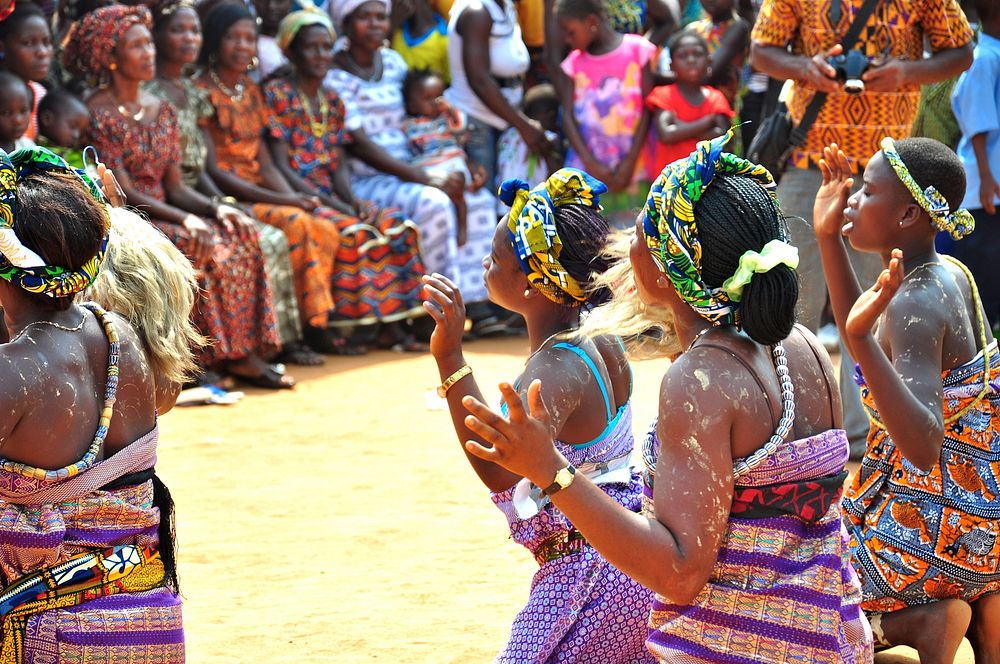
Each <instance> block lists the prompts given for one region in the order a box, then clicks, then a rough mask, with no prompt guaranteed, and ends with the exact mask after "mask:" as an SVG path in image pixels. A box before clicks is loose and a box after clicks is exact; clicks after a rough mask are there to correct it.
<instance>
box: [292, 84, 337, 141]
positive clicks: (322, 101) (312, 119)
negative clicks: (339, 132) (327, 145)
mask: <svg viewBox="0 0 1000 664" xmlns="http://www.w3.org/2000/svg"><path fill="white" fill-rule="evenodd" d="M295 91H296V92H297V93H298V95H299V101H301V102H302V110H304V111H305V112H306V119H307V120H309V129H310V131H312V135H313V136H315V137H316V138H323V135H324V134H325V133H326V125H327V120H329V117H330V106H329V105H328V104H327V103H326V95H324V94H323V91H322V90H320V91H319V93H318V94H317V95H316V97H317V98H318V99H319V114H320V119H319V120H317V119H316V116H315V115H313V112H312V104H310V103H309V97H308V96H306V95H305V93H303V92H302V90H299V89H298V88H296V90H295Z"/></svg>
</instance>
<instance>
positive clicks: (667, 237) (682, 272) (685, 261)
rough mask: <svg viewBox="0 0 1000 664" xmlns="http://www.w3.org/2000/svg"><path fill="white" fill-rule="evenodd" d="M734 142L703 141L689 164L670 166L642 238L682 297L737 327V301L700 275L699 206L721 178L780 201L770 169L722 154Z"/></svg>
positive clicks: (657, 186)
mask: <svg viewBox="0 0 1000 664" xmlns="http://www.w3.org/2000/svg"><path fill="white" fill-rule="evenodd" d="M732 137H733V130H732V129H730V130H729V131H728V132H726V134H725V135H724V136H720V137H718V138H716V139H714V140H711V141H701V142H700V143H698V147H696V148H695V151H694V152H692V153H691V156H690V157H688V158H687V159H678V160H677V161H675V162H673V163H672V164H668V165H667V166H666V167H665V168H664V169H663V172H662V173H660V177H658V178H657V179H656V181H655V182H654V183H653V186H652V187H650V190H649V197H648V198H647V199H646V215H645V219H644V221H643V226H642V228H643V233H644V234H645V236H646V245H647V247H648V248H649V251H650V253H651V254H652V255H653V258H654V259H655V262H656V264H657V267H659V268H660V270H661V271H662V272H663V273H664V274H665V275H666V276H667V278H669V279H670V281H671V283H673V285H674V288H676V289H677V293H678V294H679V295H680V296H681V298H682V299H683V300H684V301H685V302H687V303H688V304H689V305H691V308H692V309H694V310H695V311H696V312H698V314H700V315H701V316H702V317H703V318H705V319H707V320H709V321H711V322H712V323H718V324H721V323H737V322H738V321H737V312H738V310H739V303H738V302H739V300H738V297H737V298H735V299H734V297H733V296H732V295H730V294H729V293H727V292H726V291H725V290H724V289H723V288H711V287H709V286H707V285H706V284H705V282H704V280H703V279H702V276H701V256H702V249H701V242H700V241H699V239H698V224H697V223H696V221H695V218H694V207H695V205H696V204H697V203H698V201H699V200H700V199H701V195H702V194H703V193H704V192H705V189H707V188H708V186H709V185H710V184H712V180H713V179H714V178H715V176H716V175H720V174H721V175H739V176H741V177H746V178H751V179H753V180H755V181H756V182H757V183H758V184H760V186H762V187H764V189H766V190H767V192H768V194H770V195H771V197H772V198H773V199H774V200H775V202H777V196H776V193H775V190H776V188H777V187H776V186H775V184H774V178H772V177H771V174H770V173H769V172H768V170H767V169H766V168H764V167H763V166H760V165H758V164H754V163H751V162H749V161H747V160H746V159H742V158H740V157H737V156H736V155H734V154H731V153H729V152H725V151H723V148H724V147H725V146H726V143H728V142H729V140H730V139H731V138H732Z"/></svg>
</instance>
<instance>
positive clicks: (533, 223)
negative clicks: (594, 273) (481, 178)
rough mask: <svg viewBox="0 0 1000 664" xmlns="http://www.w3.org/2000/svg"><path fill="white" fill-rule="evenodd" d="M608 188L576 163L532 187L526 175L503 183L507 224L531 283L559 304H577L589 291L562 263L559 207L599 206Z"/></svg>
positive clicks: (597, 207)
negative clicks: (525, 177)
mask: <svg viewBox="0 0 1000 664" xmlns="http://www.w3.org/2000/svg"><path fill="white" fill-rule="evenodd" d="M607 190H608V188H607V187H606V186H604V183H603V182H601V181H600V180H596V179H594V178H593V177H591V176H590V175H588V174H587V173H584V172H583V171H581V170H578V169H575V168H560V169H559V170H558V171H556V172H555V173H553V174H552V175H550V176H549V179H548V180H546V181H545V182H543V183H542V184H540V185H538V186H537V187H535V188H534V189H531V190H530V191H529V189H528V183H527V182H525V181H524V180H518V179H511V180H505V181H504V183H503V184H501V185H500V192H499V195H500V200H501V201H503V202H504V203H506V204H507V205H508V206H510V212H509V213H508V215H507V229H508V230H509V231H510V240H511V242H512V243H513V245H514V253H515V254H517V259H518V261H520V263H521V269H522V270H523V271H524V273H525V274H526V275H528V283H530V284H531V286H532V287H533V288H535V289H537V290H538V291H540V292H541V293H542V294H543V295H544V296H545V297H547V298H548V299H550V300H552V301H553V302H556V303H557V304H565V305H569V306H572V307H578V306H580V305H581V304H583V303H584V302H586V301H587V293H586V291H585V290H584V287H583V286H582V285H581V284H580V283H579V282H578V281H577V280H576V279H574V278H573V275H571V274H570V273H569V272H567V271H566V268H564V267H563V266H562V263H560V262H559V255H560V254H561V253H562V249H563V243H562V239H560V237H559V231H558V229H557V228H556V208H557V207H561V206H563V205H586V206H587V207H592V208H596V209H598V210H599V209H600V208H601V202H600V198H601V194H603V193H604V192H606V191H607Z"/></svg>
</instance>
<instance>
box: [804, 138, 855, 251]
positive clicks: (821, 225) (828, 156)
mask: <svg viewBox="0 0 1000 664" xmlns="http://www.w3.org/2000/svg"><path fill="white" fill-rule="evenodd" d="M819 170H820V171H821V172H822V173H823V184H822V185H820V188H819V191H818V192H817V193H816V202H815V203H813V229H814V230H815V232H816V235H822V236H824V237H840V235H841V231H842V229H843V227H844V208H846V207H847V199H848V198H849V197H850V195H851V187H853V186H854V178H853V177H851V176H852V175H853V171H852V169H851V166H850V164H849V163H848V161H847V155H845V154H844V153H843V151H842V150H841V149H840V148H839V147H838V146H837V144H836V143H832V144H830V145H828V146H826V147H825V148H823V158H822V159H820V160H819Z"/></svg>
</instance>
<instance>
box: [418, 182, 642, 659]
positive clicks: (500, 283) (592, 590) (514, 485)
mask: <svg viewBox="0 0 1000 664" xmlns="http://www.w3.org/2000/svg"><path fill="white" fill-rule="evenodd" d="M605 191H606V188H605V186H604V185H603V184H602V183H600V182H598V181H597V180H594V179H593V178H591V177H590V176H589V175H587V174H586V173H583V172H582V171H578V170H575V169H561V170H559V171H556V172H555V173H554V174H553V175H552V176H551V177H549V179H548V180H547V181H546V182H544V183H543V184H542V185H539V186H538V187H536V188H534V189H532V190H530V191H529V190H528V186H527V184H526V183H525V182H523V181H521V180H508V181H506V182H504V184H503V186H502V187H501V190H500V197H501V199H502V200H503V201H504V202H505V203H507V204H508V205H509V206H510V208H511V209H510V212H509V213H508V215H507V216H506V217H505V218H504V219H503V220H501V222H500V224H499V225H498V226H497V229H496V232H495V234H494V236H493V245H492V249H491V251H490V255H489V256H488V257H487V258H485V259H484V260H483V266H484V267H485V268H486V275H485V281H486V289H487V292H488V294H489V298H490V300H491V301H492V302H494V303H496V304H498V305H500V306H502V307H504V308H506V309H510V310H511V311H515V312H517V313H519V314H521V315H523V316H524V318H525V321H526V322H527V325H528V339H529V343H530V346H531V351H532V352H531V355H529V356H528V358H527V360H526V362H525V366H524V370H523V371H522V372H521V374H520V376H519V377H518V378H517V380H515V382H514V384H515V385H521V386H523V387H525V388H526V387H527V386H528V385H530V384H532V382H533V381H535V380H537V379H542V380H544V382H545V385H546V392H545V397H546V399H547V400H548V401H549V402H550V403H552V404H553V405H554V408H553V412H554V413H555V414H554V415H553V417H552V419H551V426H552V431H553V432H554V435H555V437H556V438H557V440H558V442H557V443H556V444H557V445H558V447H559V449H560V450H561V451H562V453H563V454H565V455H566V456H567V457H568V458H570V459H572V460H573V462H574V464H576V467H577V468H578V469H579V470H578V472H579V473H580V474H581V475H587V476H588V477H590V478H592V481H593V482H594V483H595V484H597V485H598V486H599V487H600V488H599V489H598V491H599V492H600V493H601V495H602V496H604V499H605V500H607V501H609V502H611V503H612V504H615V505H618V506H620V507H621V509H622V511H629V510H631V511H633V512H634V511H637V510H638V509H639V508H640V503H641V495H642V484H641V480H640V477H639V474H638V473H636V472H634V471H633V470H632V469H631V467H630V462H629V457H630V455H631V453H632V449H633V436H632V411H631V408H630V405H629V399H630V393H631V387H632V385H631V382H632V378H631V376H632V374H631V370H630V369H629V365H628V362H627V361H626V359H625V354H624V351H623V349H622V347H621V345H620V342H619V341H618V340H617V339H616V338H614V337H600V338H595V339H593V340H591V339H587V338H583V337H580V336H579V335H577V334H576V333H575V328H576V327H577V325H578V323H579V319H580V312H581V310H582V309H583V308H584V307H588V306H591V305H594V304H597V303H600V302H601V301H602V300H603V299H604V298H606V297H607V291H606V290H603V289H596V290H595V289H592V288H591V286H592V281H593V280H592V274H593V272H595V271H596V272H601V271H602V270H603V269H604V268H605V267H607V263H606V261H605V260H604V259H603V258H602V257H601V255H600V254H601V250H602V248H603V246H604V243H605V241H606V239H607V236H608V232H609V229H608V222H607V221H606V220H605V219H604V217H603V216H601V213H600V211H599V210H600V204H599V201H600V195H601V194H602V193H604V192H605ZM424 283H425V288H424V290H425V297H426V301H425V303H424V307H425V308H426V309H427V311H428V313H430V315H431V316H432V317H433V318H434V321H435V323H436V324H437V325H436V327H435V329H434V333H433V335H432V336H431V353H432V354H433V355H434V358H435V359H436V360H437V364H438V370H439V372H440V374H441V380H442V385H441V387H440V388H439V390H438V393H439V394H440V395H442V396H446V397H447V399H448V407H449V409H450V411H451V416H452V421H453V422H454V425H455V431H456V433H457V434H458V437H459V440H460V441H461V442H464V441H466V440H469V438H470V437H471V438H476V439H477V440H482V439H480V438H477V437H476V434H475V433H473V432H472V431H471V430H470V429H469V428H468V426H467V425H466V412H465V408H464V407H463V405H462V402H463V399H465V398H467V397H470V396H472V397H475V398H476V399H479V400H481V399H482V394H481V392H480V391H479V387H478V386H477V384H476V380H475V377H474V376H473V375H472V368H471V367H470V366H469V365H468V364H467V363H466V361H465V358H464V356H463V354H462V334H463V330H464V326H465V304H464V302H463V299H462V294H461V293H460V292H459V290H458V288H457V287H456V286H455V284H454V283H453V282H452V281H451V280H449V279H447V278H445V277H443V276H441V275H439V274H433V275H430V276H427V277H425V278H424ZM512 389H513V388H512ZM467 455H468V458H469V462H470V463H471V464H472V468H473V470H475V472H476V474H477V475H478V476H479V478H480V479H481V480H482V481H483V483H484V484H485V485H486V487H487V488H488V489H489V490H490V491H491V493H492V498H493V502H494V503H495V504H496V505H497V507H499V508H500V510H501V511H502V512H503V513H504V515H505V516H506V517H507V522H508V524H509V526H510V530H511V536H512V537H513V538H514V540H515V541H516V542H517V543H519V544H521V545H522V546H524V547H526V548H527V549H528V550H529V551H531V552H532V554H533V555H534V557H535V560H536V561H538V564H539V566H540V567H539V570H538V572H537V573H536V574H535V577H534V579H533V581H532V584H531V595H530V597H529V599H528V604H527V606H525V607H524V609H522V610H521V612H520V613H519V614H518V615H517V617H516V618H515V619H514V624H513V625H512V627H511V634H510V640H509V641H508V642H507V644H506V646H504V649H503V651H502V652H501V653H500V654H499V655H498V657H497V659H496V661H497V662H510V663H520V662H528V661H531V662H608V663H618V662H621V663H622V664H624V663H626V662H627V663H630V664H631V663H635V662H644V661H647V660H650V658H649V656H648V655H647V654H645V653H644V650H643V646H642V643H643V639H644V638H645V635H646V621H645V617H646V607H647V606H648V604H649V600H650V595H649V593H648V591H646V590H645V589H644V588H642V587H641V586H640V585H639V584H638V583H636V582H634V581H632V580H631V579H629V578H627V577H626V576H625V575H623V574H622V573H621V572H619V571H618V570H617V569H615V568H614V567H612V566H611V565H610V564H608V562H607V561H606V560H604V558H602V557H601V556H600V554H598V553H597V552H596V551H595V550H594V549H593V548H592V547H591V546H590V544H589V543H588V542H587V540H586V539H584V537H583V535H582V534H581V533H580V531H579V530H578V529H577V527H576V524H575V519H572V520H571V519H569V518H567V516H566V515H565V514H563V513H562V512H561V511H560V510H559V509H558V508H557V507H556V506H555V505H553V503H552V502H551V496H552V495H553V494H554V492H555V491H557V490H558V485H555V484H553V485H552V486H549V485H550V484H551V482H546V483H545V484H541V485H539V484H532V483H531V481H530V480H529V479H525V476H524V475H523V474H517V473H512V472H510V471H508V470H506V469H504V468H503V467H501V466H500V465H498V464H496V463H493V462H491V461H484V460H482V459H480V458H478V457H477V456H475V455H473V454H471V453H469V454H467Z"/></svg>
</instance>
